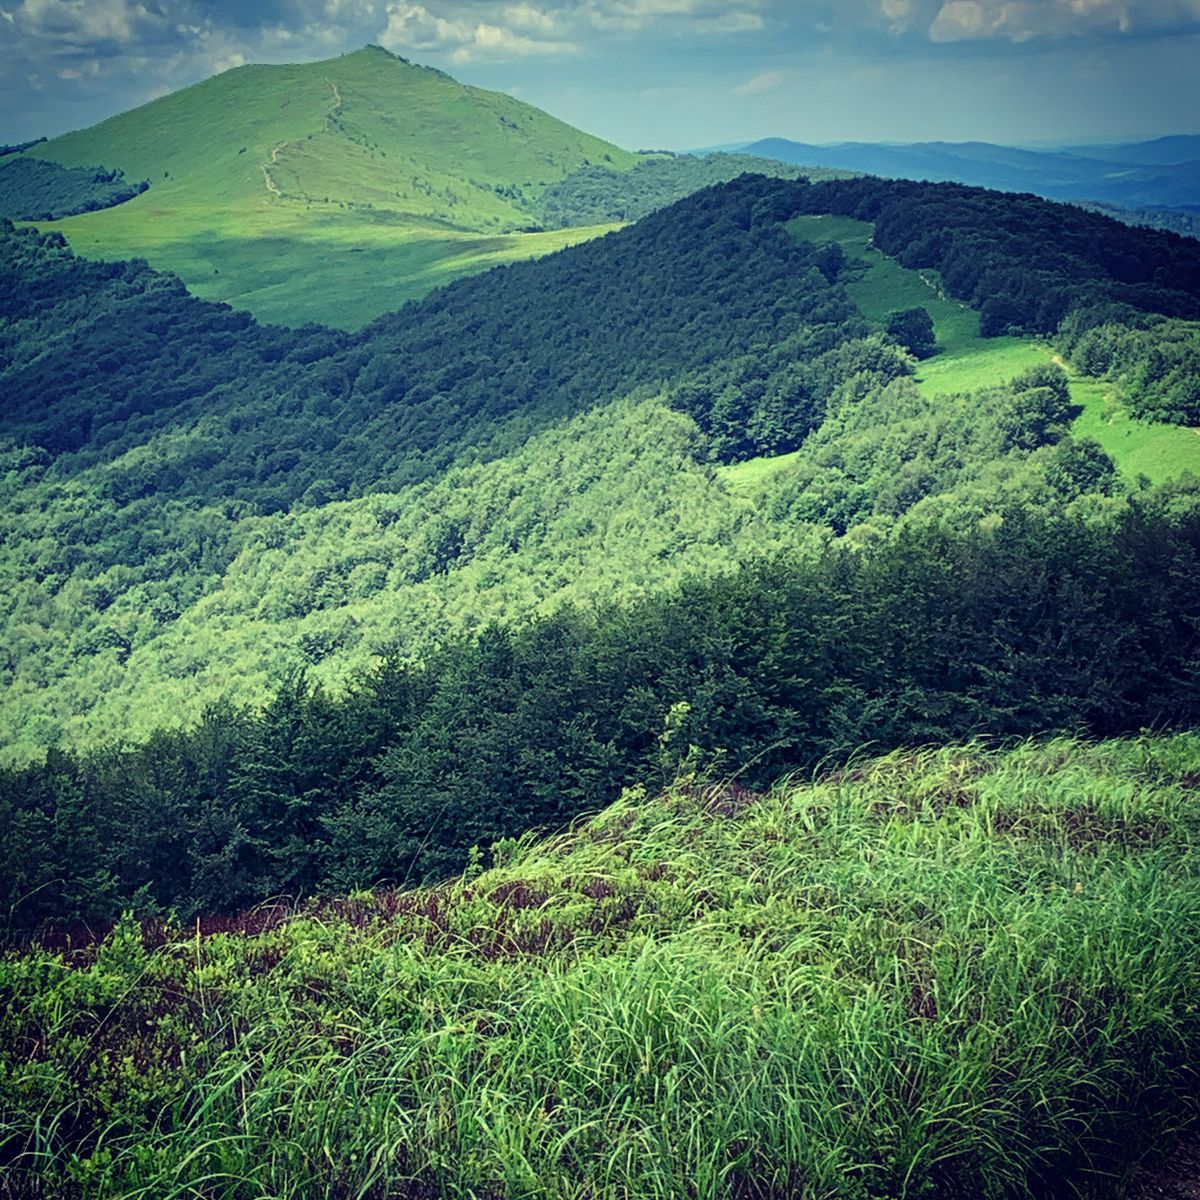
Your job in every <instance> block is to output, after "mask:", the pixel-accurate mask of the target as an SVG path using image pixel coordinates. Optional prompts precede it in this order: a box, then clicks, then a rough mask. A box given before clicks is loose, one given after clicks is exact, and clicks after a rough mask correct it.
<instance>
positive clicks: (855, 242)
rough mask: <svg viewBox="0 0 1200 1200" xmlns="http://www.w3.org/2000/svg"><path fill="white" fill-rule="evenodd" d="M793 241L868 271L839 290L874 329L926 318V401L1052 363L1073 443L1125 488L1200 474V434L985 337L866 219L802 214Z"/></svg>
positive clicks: (1018, 341) (1030, 346)
mask: <svg viewBox="0 0 1200 1200" xmlns="http://www.w3.org/2000/svg"><path fill="white" fill-rule="evenodd" d="M788 228H789V229H790V230H791V231H792V233H793V234H794V235H795V236H796V237H801V238H804V239H806V240H808V241H813V242H817V243H818V244H825V243H830V242H836V243H837V244H838V245H840V246H841V247H842V249H843V250H844V251H845V252H846V254H847V255H848V256H849V257H851V258H853V259H856V260H857V261H858V262H860V263H863V264H865V269H863V270H861V273H860V274H859V275H858V277H857V278H854V279H852V280H850V282H849V283H848V284H847V288H846V290H847V291H848V292H849V293H850V297H851V299H852V300H853V301H854V303H855V304H856V305H858V307H859V309H860V310H861V311H862V313H863V315H864V316H865V317H866V318H867V319H868V320H869V321H872V322H874V323H876V324H877V325H879V327H880V328H882V327H883V325H884V323H885V322H886V320H887V317H888V314H889V313H892V312H895V311H896V310H898V309H904V308H911V307H915V306H918V305H919V306H920V307H922V308H924V309H925V310H926V311H927V312H928V313H929V315H930V317H932V318H933V325H934V332H935V334H936V337H937V343H938V353H937V354H936V355H935V356H934V357H933V358H930V359H926V360H925V361H924V362H920V363H918V364H917V383H918V385H919V386H920V388H921V390H922V391H923V392H925V394H926V395H928V396H938V395H947V394H951V393H956V392H969V391H975V390H977V389H979V388H984V387H992V386H994V385H995V384H997V383H1003V382H1005V381H1006V380H1008V379H1011V378H1013V377H1014V376H1016V375H1019V374H1020V373H1021V372H1022V371H1025V370H1028V369H1029V368H1030V367H1033V366H1038V365H1040V364H1044V363H1048V362H1054V361H1058V362H1059V364H1060V365H1062V366H1064V367H1066V369H1067V371H1068V373H1069V375H1070V377H1071V397H1072V399H1073V400H1074V401H1075V403H1076V405H1077V406H1078V407H1079V409H1080V413H1079V415H1078V416H1077V417H1076V419H1075V421H1074V424H1073V425H1072V433H1073V435H1074V436H1076V437H1086V438H1092V439H1094V440H1095V441H1097V442H1099V443H1100V445H1101V447H1102V448H1103V449H1104V451H1105V452H1106V453H1107V454H1108V455H1109V456H1110V457H1111V458H1112V459H1113V460H1114V462H1116V463H1117V465H1118V467H1119V468H1120V469H1121V471H1122V473H1123V474H1124V475H1125V477H1126V478H1127V479H1129V480H1130V481H1133V480H1136V479H1137V478H1138V477H1139V476H1141V475H1144V476H1146V477H1147V478H1148V479H1150V481H1151V482H1152V483H1162V482H1164V481H1165V480H1168V479H1174V478H1178V477H1179V476H1180V475H1182V474H1183V473H1184V472H1186V471H1191V472H1193V473H1198V472H1200V433H1198V432H1197V431H1196V430H1194V429H1190V428H1186V427H1184V426H1181V425H1168V424H1164V423H1160V422H1156V421H1143V420H1139V419H1137V418H1135V417H1133V416H1131V415H1129V413H1127V412H1126V411H1125V410H1124V408H1123V406H1122V405H1121V402H1120V399H1119V397H1118V396H1117V395H1116V390H1115V388H1114V387H1113V385H1112V384H1110V383H1107V382H1105V381H1104V380H1098V379H1089V378H1087V377H1085V376H1083V375H1080V374H1079V373H1078V372H1076V371H1074V370H1072V369H1071V368H1070V367H1069V365H1067V364H1065V363H1063V362H1062V361H1061V359H1058V358H1057V356H1056V354H1055V351H1054V349H1053V347H1052V346H1050V345H1049V344H1047V343H1046V342H1042V341H1037V340H1034V339H1029V338H1017V337H1000V338H984V337H981V336H980V334H979V314H978V313H977V312H976V311H975V310H973V309H971V308H969V307H968V306H967V305H965V304H962V303H960V302H959V301H957V300H954V299H953V298H952V297H949V296H946V295H945V293H944V291H943V290H942V288H941V285H940V281H939V280H938V279H937V276H936V274H935V273H933V272H928V273H926V272H920V271H914V270H910V269H909V268H907V267H904V266H901V265H900V263H898V262H896V260H895V259H893V258H890V257H888V256H887V255H886V254H884V253H882V252H881V251H879V250H877V249H875V247H874V246H873V245H872V243H871V237H872V234H873V231H874V227H873V226H872V225H871V223H870V222H868V221H856V220H854V219H852V218H849V217H839V216H801V217H796V218H794V219H793V220H791V221H790V222H788ZM792 457H793V456H791V455H784V456H781V458H780V459H778V460H771V459H766V460H763V459H759V460H754V461H752V462H749V463H741V464H738V465H737V466H735V467H729V468H726V469H725V477H726V480H727V482H729V483H731V484H733V485H734V486H736V487H738V488H745V487H749V486H752V484H753V483H754V482H755V481H757V480H758V479H759V478H762V477H763V476H765V475H769V474H771V473H773V472H774V471H775V470H777V469H778V467H780V466H786V465H787V462H788V460H789V459H791V458H792Z"/></svg>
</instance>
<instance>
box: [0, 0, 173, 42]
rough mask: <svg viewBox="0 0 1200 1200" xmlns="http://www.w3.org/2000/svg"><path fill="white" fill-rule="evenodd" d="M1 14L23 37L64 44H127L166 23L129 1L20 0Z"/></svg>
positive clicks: (159, 28) (146, 9)
mask: <svg viewBox="0 0 1200 1200" xmlns="http://www.w3.org/2000/svg"><path fill="white" fill-rule="evenodd" d="M5 16H6V17H8V19H9V21H10V23H11V24H14V25H16V26H17V27H18V28H19V29H20V31H21V32H22V33H23V34H25V35H26V36H29V37H34V38H39V39H42V40H44V41H47V42H51V43H57V44H59V45H65V46H94V45H96V44H98V43H112V42H115V43H117V44H118V45H128V44H130V43H132V42H134V41H137V40H139V39H141V38H143V37H145V36H148V35H152V34H154V33H156V32H158V31H159V30H161V29H163V28H164V27H166V25H167V22H166V20H165V19H164V17H163V16H162V14H161V13H158V12H152V11H151V10H150V9H148V8H146V6H145V5H143V4H138V3H130V2H129V0H23V2H22V3H21V4H20V5H18V6H17V7H16V8H15V9H13V10H12V11H11V12H6V13H5Z"/></svg>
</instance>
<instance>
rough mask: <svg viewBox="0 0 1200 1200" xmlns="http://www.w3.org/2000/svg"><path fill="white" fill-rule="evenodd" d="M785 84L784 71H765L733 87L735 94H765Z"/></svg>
mask: <svg viewBox="0 0 1200 1200" xmlns="http://www.w3.org/2000/svg"><path fill="white" fill-rule="evenodd" d="M782 85H783V72H782V71H763V73H762V74H761V75H755V76H754V78H753V79H747V80H746V82H745V83H739V84H738V85H737V87H735V88H734V89H733V94H734V95H735V96H763V95H765V94H766V93H767V92H773V91H775V90H776V89H777V88H779V87H781V86H782Z"/></svg>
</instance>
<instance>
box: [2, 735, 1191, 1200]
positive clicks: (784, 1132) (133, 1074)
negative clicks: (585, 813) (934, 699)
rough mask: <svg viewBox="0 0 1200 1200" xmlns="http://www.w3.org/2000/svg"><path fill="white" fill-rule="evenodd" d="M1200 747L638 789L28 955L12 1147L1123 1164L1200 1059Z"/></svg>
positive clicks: (336, 1160) (311, 1160) (1026, 756)
mask: <svg viewBox="0 0 1200 1200" xmlns="http://www.w3.org/2000/svg"><path fill="white" fill-rule="evenodd" d="M1198 770H1200V741H1198V740H1197V738H1196V736H1195V735H1184V736H1177V737H1172V738H1158V739H1155V738H1139V739H1136V740H1131V741H1121V742H1106V743H1101V744H1099V745H1084V744H1080V743H1077V742H1071V741H1055V742H1050V743H1047V744H1044V745H1027V746H1020V747H1017V748H1015V749H1012V750H1009V751H1005V752H985V751H983V750H981V749H980V748H979V747H977V746H975V747H966V748H948V749H943V750H935V751H925V752H906V753H898V754H893V755H891V756H889V757H887V758H884V759H880V760H876V761H863V762H861V763H859V764H857V765H855V766H853V767H851V768H847V769H844V770H841V771H839V772H837V773H836V774H833V775H830V776H827V777H826V778H824V779H820V780H818V781H817V782H816V783H814V784H811V785H806V784H802V783H799V782H793V783H785V784H783V785H781V786H779V787H777V788H776V789H775V790H773V791H772V792H771V793H770V794H769V795H765V796H763V795H758V794H754V793H750V792H747V791H745V790H744V789H739V788H737V787H736V786H716V787H711V788H709V787H698V786H695V785H690V786H686V787H681V788H677V789H675V790H672V791H668V792H667V793H666V794H665V795H663V796H656V797H647V796H646V795H645V794H644V793H641V792H637V793H633V794H628V795H626V796H625V797H624V798H623V799H622V800H621V801H620V802H619V803H618V804H616V805H615V806H614V807H612V808H611V809H609V810H607V811H606V812H604V813H602V814H601V815H599V816H598V817H596V818H595V819H594V820H592V821H589V822H587V823H585V824H583V825H581V826H579V827H578V828H577V829H576V830H575V831H574V832H572V833H570V834H567V835H564V836H561V837H559V838H556V839H555V840H553V841H550V842H542V843H539V842H537V841H533V840H530V839H525V840H523V841H521V842H519V843H512V842H509V843H507V844H506V845H505V846H504V847H503V848H499V847H498V848H497V854H496V859H497V862H498V863H500V862H501V861H502V865H498V866H496V867H495V868H494V869H492V870H490V871H485V872H483V873H482V874H481V873H479V869H478V865H477V866H476V867H475V869H474V870H473V872H472V875H471V877H469V878H463V879H461V880H458V881H454V882H451V883H449V884H447V885H445V886H443V887H440V888H437V889H435V890H427V891H419V892H412V893H407V894H404V893H399V894H398V893H388V894H381V895H378V896H370V895H366V894H363V895H358V896H355V897H353V898H350V899H347V900H344V901H337V902H326V903H324V904H320V905H314V906H313V908H312V910H311V911H310V912H309V913H308V914H307V915H303V914H301V915H297V916H295V917H293V918H292V919H290V920H285V921H284V922H283V923H280V920H279V917H280V914H279V913H278V912H275V913H273V912H272V911H271V910H263V911H260V912H258V913H255V914H248V915H247V916H246V917H245V918H240V919H237V920H234V921H232V922H229V923H226V924H225V925H224V928H227V929H229V930H230V932H219V930H220V929H221V928H222V924H221V923H220V922H213V923H211V925H209V926H207V927H206V928H205V929H204V930H203V931H202V930H201V928H200V927H199V926H197V927H196V928H195V929H192V930H188V929H170V928H168V929H166V930H162V929H160V928H151V929H149V930H147V932H146V935H145V941H143V937H142V936H139V930H138V928H137V926H136V925H134V924H133V923H131V922H126V923H124V924H123V925H122V926H120V927H119V928H118V930H117V931H116V933H114V934H113V935H112V937H111V938H110V939H109V941H107V942H106V943H105V944H104V946H103V947H102V948H101V949H100V951H99V953H98V954H97V953H94V952H90V951H85V952H83V953H81V954H79V955H77V956H73V957H67V958H63V957H61V956H59V955H57V954H54V953H49V952H45V951H36V950H35V951H30V952H26V953H22V954H9V955H8V956H6V957H5V958H4V959H3V960H0V986H2V987H3V990H4V993H5V994H6V995H7V996H8V997H10V998H11V1000H12V1003H10V1004H8V1005H6V1007H5V1008H4V1010H3V1016H2V1017H0V1030H2V1033H0V1077H2V1078H3V1080H4V1083H5V1086H4V1088H3V1089H2V1090H0V1095H2V1096H3V1100H2V1101H0V1106H2V1107H0V1112H2V1114H3V1119H2V1124H0V1140H2V1141H3V1151H2V1152H3V1153H4V1154H5V1157H6V1158H7V1159H8V1161H9V1163H10V1168H9V1173H10V1178H11V1179H12V1180H14V1181H17V1186H18V1190H20V1184H19V1181H21V1180H23V1179H37V1180H39V1181H40V1182H39V1186H40V1187H41V1188H42V1189H44V1194H47V1195H49V1194H56V1195H68V1194H69V1195H71V1196H75V1197H78V1198H79V1200H91V1198H96V1200H99V1198H100V1197H112V1196H131V1195H146V1196H155V1197H163V1198H166V1197H182V1196H185V1195H197V1194H203V1195H205V1196H210V1197H213V1198H214V1200H217V1198H220V1200H234V1198H239V1200H240V1198H246V1200H249V1198H251V1197H255V1198H257V1197H264V1196H272V1197H287V1198H298V1197H301V1196H303V1197H334V1196H347V1195H352V1196H369V1195H397V1196H424V1195H442V1196H446V1197H462V1198H464V1200H465V1198H466V1197H471V1196H475V1197H478V1196H484V1195H487V1196H510V1197H511V1196H525V1197H535V1196H536V1197H547V1198H549V1197H555V1198H562V1200H583V1198H584V1197H587V1198H589V1200H596V1198H600V1197H603V1198H605V1200H609V1198H611V1200H617V1198H618V1197H628V1196H637V1197H639V1198H644V1200H669V1198H670V1200H674V1198H676V1197H680V1196H685V1195H686V1196H692V1197H696V1198H697V1200H718V1198H723V1197H727V1196H730V1195H731V1194H748V1195H771V1194H786V1195H790V1196H796V1197H800V1198H803V1200H816V1198H817V1197H822V1198H824V1200H865V1198H867V1197H878V1196H902V1195H903V1196H934V1195H942V1196H949V1195H954V1196H965V1195H971V1196H977V1197H981V1198H985V1200H999V1198H1000V1197H1007V1196H1011V1195H1023V1194H1051V1193H1053V1192H1054V1191H1055V1190H1056V1189H1058V1188H1061V1187H1063V1186H1064V1185H1065V1183H1066V1181H1067V1180H1069V1181H1070V1185H1071V1188H1072V1194H1076V1195H1081V1196H1093V1195H1100V1194H1103V1192H1104V1189H1105V1187H1107V1186H1110V1185H1111V1182H1112V1180H1113V1179H1114V1178H1120V1177H1121V1176H1122V1175H1123V1174H1124V1173H1125V1172H1127V1171H1128V1170H1129V1169H1130V1168H1131V1166H1132V1165H1134V1164H1135V1163H1136V1162H1137V1160H1138V1159H1139V1158H1140V1157H1141V1156H1142V1155H1143V1154H1145V1153H1146V1152H1147V1151H1149V1150H1152V1149H1153V1148H1154V1147H1155V1146H1156V1145H1158V1144H1162V1143H1163V1142H1164V1141H1165V1139H1166V1138H1168V1137H1169V1136H1170V1135H1171V1133H1172V1132H1173V1131H1174V1130H1175V1129H1176V1128H1177V1127H1178V1122H1180V1121H1181V1120H1183V1119H1184V1118H1185V1117H1186V1114H1187V1113H1188V1111H1189V1106H1190V1104H1191V1101H1192V1097H1193V1095H1194V1091H1193V1086H1194V1085H1193V1078H1192V1075H1193V1072H1192V1070H1191V1067H1190V1065H1189V1064H1190V1063H1192V1062H1194V1061H1195V1056H1196V1054H1197V1053H1198V1052H1200V1018H1198V1017H1197V1014H1196V1012H1195V1006H1194V990H1195V964H1196V962H1197V960H1198V958H1200V866H1198V864H1200V856H1198V855H1197V850H1198V848H1200V846H1198V841H1200V817H1198V814H1197V810H1196V806H1195V804H1194V803H1193V801H1192V788H1193V787H1194V781H1195V779H1196V777H1197V771H1198ZM240 930H244V931H246V932H239V931H240ZM259 931H262V932H259ZM147 947H150V948H147ZM34 1048H36V1051H35V1050H34ZM96 1134H99V1135H100V1136H99V1137H96V1136H94V1135H96Z"/></svg>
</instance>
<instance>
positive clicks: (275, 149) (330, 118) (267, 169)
mask: <svg viewBox="0 0 1200 1200" xmlns="http://www.w3.org/2000/svg"><path fill="white" fill-rule="evenodd" d="M325 82H326V83H327V84H329V87H330V89H331V90H332V91H333V103H332V104H331V105H330V106H329V109H328V111H327V112H326V113H325V132H326V133H333V132H334V131H335V130H336V129H337V121H338V117H339V116H340V115H341V112H342V93H341V91H340V90H339V89H338V85H337V84H336V83H334V82H333V80H332V79H326V80H325ZM299 140H300V139H299V138H293V139H292V141H283V142H276V143H275V145H274V146H272V147H271V157H270V158H269V159H267V161H266V162H265V163H262V164H261V165H262V173H263V179H264V180H265V181H266V184H267V192H268V193H269V194H270V195H272V196H274V197H276V199H279V200H282V199H284V195H283V192H281V191H280V190H279V184H277V183H276V182H275V180H274V179H273V178H272V177H271V168H272V167H273V166H275V165H276V163H278V162H279V152H280V151H281V150H283V149H285V148H286V147H288V146H290V145H291V144H292V142H296V141H299Z"/></svg>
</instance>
